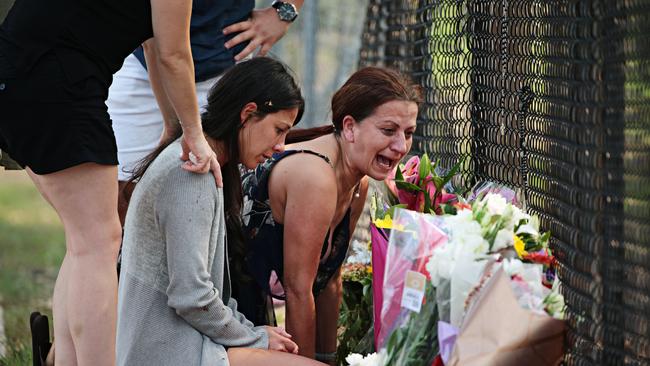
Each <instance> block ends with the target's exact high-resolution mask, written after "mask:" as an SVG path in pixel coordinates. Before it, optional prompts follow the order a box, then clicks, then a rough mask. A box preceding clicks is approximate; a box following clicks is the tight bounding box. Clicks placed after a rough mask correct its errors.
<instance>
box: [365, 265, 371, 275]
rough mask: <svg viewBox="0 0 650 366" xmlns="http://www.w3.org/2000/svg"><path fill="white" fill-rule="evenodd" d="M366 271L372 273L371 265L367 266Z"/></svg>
mask: <svg viewBox="0 0 650 366" xmlns="http://www.w3.org/2000/svg"><path fill="white" fill-rule="evenodd" d="M366 271H367V272H368V274H372V266H367V267H366Z"/></svg>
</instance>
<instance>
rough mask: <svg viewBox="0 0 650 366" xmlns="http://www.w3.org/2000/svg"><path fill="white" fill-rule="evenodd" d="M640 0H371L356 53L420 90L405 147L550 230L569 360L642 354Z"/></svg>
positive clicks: (643, 13)
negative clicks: (508, 195)
mask: <svg viewBox="0 0 650 366" xmlns="http://www.w3.org/2000/svg"><path fill="white" fill-rule="evenodd" d="M648 34H650V1H644V0H493V1H481V0H473V1H472V0H438V1H436V0H420V1H417V0H370V2H369V5H368V9H367V18H366V22H365V26H364V32H363V34H362V47H361V51H360V66H365V65H384V66H390V67H395V68H397V69H400V70H401V71H403V72H405V73H407V74H410V75H411V76H412V77H413V79H414V80H415V81H417V82H419V83H420V84H421V85H422V86H423V88H424V90H425V103H424V104H423V106H422V108H421V111H420V116H419V119H418V128H417V133H416V135H417V136H416V138H415V141H414V144H413V150H412V153H414V154H419V153H423V152H427V153H429V154H430V155H432V156H434V157H435V158H440V159H441V162H442V165H443V166H451V165H453V164H454V163H455V162H456V161H458V160H459V159H460V158H462V157H465V158H466V159H465V162H464V166H463V170H462V174H461V178H460V182H457V183H460V184H464V185H468V186H471V185H472V184H473V183H475V182H481V181H496V182H501V183H505V184H508V185H510V186H513V187H516V189H517V190H518V193H519V196H520V199H521V200H522V201H523V202H524V204H525V205H526V207H527V209H528V211H529V212H531V213H533V214H536V215H538V216H539V217H540V220H541V224H542V227H543V229H545V230H550V231H551V232H552V234H553V238H552V246H553V249H554V251H555V254H556V256H557V258H558V260H559V262H560V272H559V273H560V278H561V279H562V281H563V283H564V287H563V293H564V295H565V298H566V302H567V306H568V311H567V324H568V328H569V330H568V333H567V353H566V356H565V360H564V362H565V364H567V365H648V364H650V42H649V41H648V39H649V38H648Z"/></svg>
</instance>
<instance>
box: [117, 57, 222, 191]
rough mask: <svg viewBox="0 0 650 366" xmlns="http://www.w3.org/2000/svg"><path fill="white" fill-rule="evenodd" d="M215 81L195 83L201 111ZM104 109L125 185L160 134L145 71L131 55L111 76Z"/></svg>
mask: <svg viewBox="0 0 650 366" xmlns="http://www.w3.org/2000/svg"><path fill="white" fill-rule="evenodd" d="M217 80H219V76H218V77H215V78H212V79H209V80H206V81H201V82H198V83H196V96H197V98H198V101H199V107H200V108H201V109H203V106H204V105H206V104H207V98H208V91H209V90H210V88H211V87H212V85H214V83H215V82H217ZM106 105H107V106H108V113H109V114H110V115H111V119H112V120H113V131H114V132H115V140H116V141H117V158H118V161H119V166H118V171H117V174H118V180H120V181H128V180H129V179H130V178H131V175H132V172H133V169H134V168H135V167H136V166H137V164H138V162H139V161H140V160H142V159H143V158H144V157H145V156H147V155H148V154H149V153H151V152H152V151H153V150H154V149H155V148H156V147H157V146H158V142H159V141H160V136H161V135H162V131H163V119H162V115H161V114H160V109H159V108H158V103H157V102H156V97H155V96H154V95H153V91H152V90H151V85H150V84H149V76H148V74H147V70H145V68H144V67H143V66H142V64H141V63H140V61H138V59H137V58H136V57H135V56H133V55H132V54H131V55H129V56H128V57H127V58H126V59H125V60H124V65H123V66H122V68H121V69H120V70H119V71H118V72H117V73H115V75H113V84H112V85H111V87H110V89H109V91H108V100H107V101H106Z"/></svg>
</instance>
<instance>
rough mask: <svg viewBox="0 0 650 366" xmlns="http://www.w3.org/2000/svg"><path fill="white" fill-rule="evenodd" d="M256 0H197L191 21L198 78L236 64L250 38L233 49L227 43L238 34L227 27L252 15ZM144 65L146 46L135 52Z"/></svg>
mask: <svg viewBox="0 0 650 366" xmlns="http://www.w3.org/2000/svg"><path fill="white" fill-rule="evenodd" d="M254 6H255V1H254V0H194V1H193V2H192V19H191V21H190V41H191V43H192V57H193V58H194V74H195V79H196V81H197V82H199V81H204V80H207V79H211V78H213V77H215V76H217V75H219V74H221V73H222V72H224V71H225V70H226V69H228V68H229V67H231V66H232V65H234V64H235V55H236V54H238V53H239V52H240V51H241V50H243V49H244V47H246V45H247V42H244V43H241V44H239V45H237V46H236V47H233V48H232V49H229V50H228V49H226V47H224V44H225V43H226V42H227V41H228V40H229V39H231V38H233V37H234V36H236V34H229V35H228V36H226V35H224V34H223V29H224V28H225V27H227V26H229V25H231V24H234V23H238V22H241V21H244V20H246V19H247V18H248V17H250V14H251V11H252V10H253V7H254ZM134 54H135V56H136V57H137V58H138V60H140V63H142V65H145V62H144V53H143V51H142V48H141V47H140V48H138V49H137V50H136V51H135V52H134Z"/></svg>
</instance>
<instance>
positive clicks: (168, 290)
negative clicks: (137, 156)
mask: <svg viewBox="0 0 650 366" xmlns="http://www.w3.org/2000/svg"><path fill="white" fill-rule="evenodd" d="M180 152H181V147H180V143H179V142H178V141H176V142H174V143H173V144H171V145H170V146H169V147H168V148H167V149H165V150H164V151H163V152H162V153H161V154H160V155H159V156H158V158H156V160H155V161H154V162H153V163H152V164H151V165H150V166H149V168H148V169H147V172H146V174H145V175H144V176H143V177H142V178H141V180H140V182H139V183H138V185H137V186H136V189H135V192H134V193H133V196H132V198H131V204H130V206H129V211H128V214H127V217H126V224H125V233H124V240H123V247H122V272H121V275H120V282H119V293H118V320H117V349H116V356H117V365H174V366H178V365H182V366H203V365H228V357H227V354H226V349H225V348H226V347H253V348H262V349H266V348H268V338H267V333H266V330H264V329H263V328H261V327H254V326H253V324H252V323H251V322H250V321H248V320H246V318H244V316H243V315H242V314H241V313H239V312H238V311H237V303H236V302H235V300H234V299H232V298H230V276H229V272H228V255H227V247H226V228H225V219H224V201H223V190H222V189H220V188H219V189H217V187H216V184H215V182H214V178H213V176H212V174H195V173H191V172H187V171H185V170H183V169H182V168H181V166H180V165H181V161H180V159H179V156H180Z"/></svg>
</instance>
